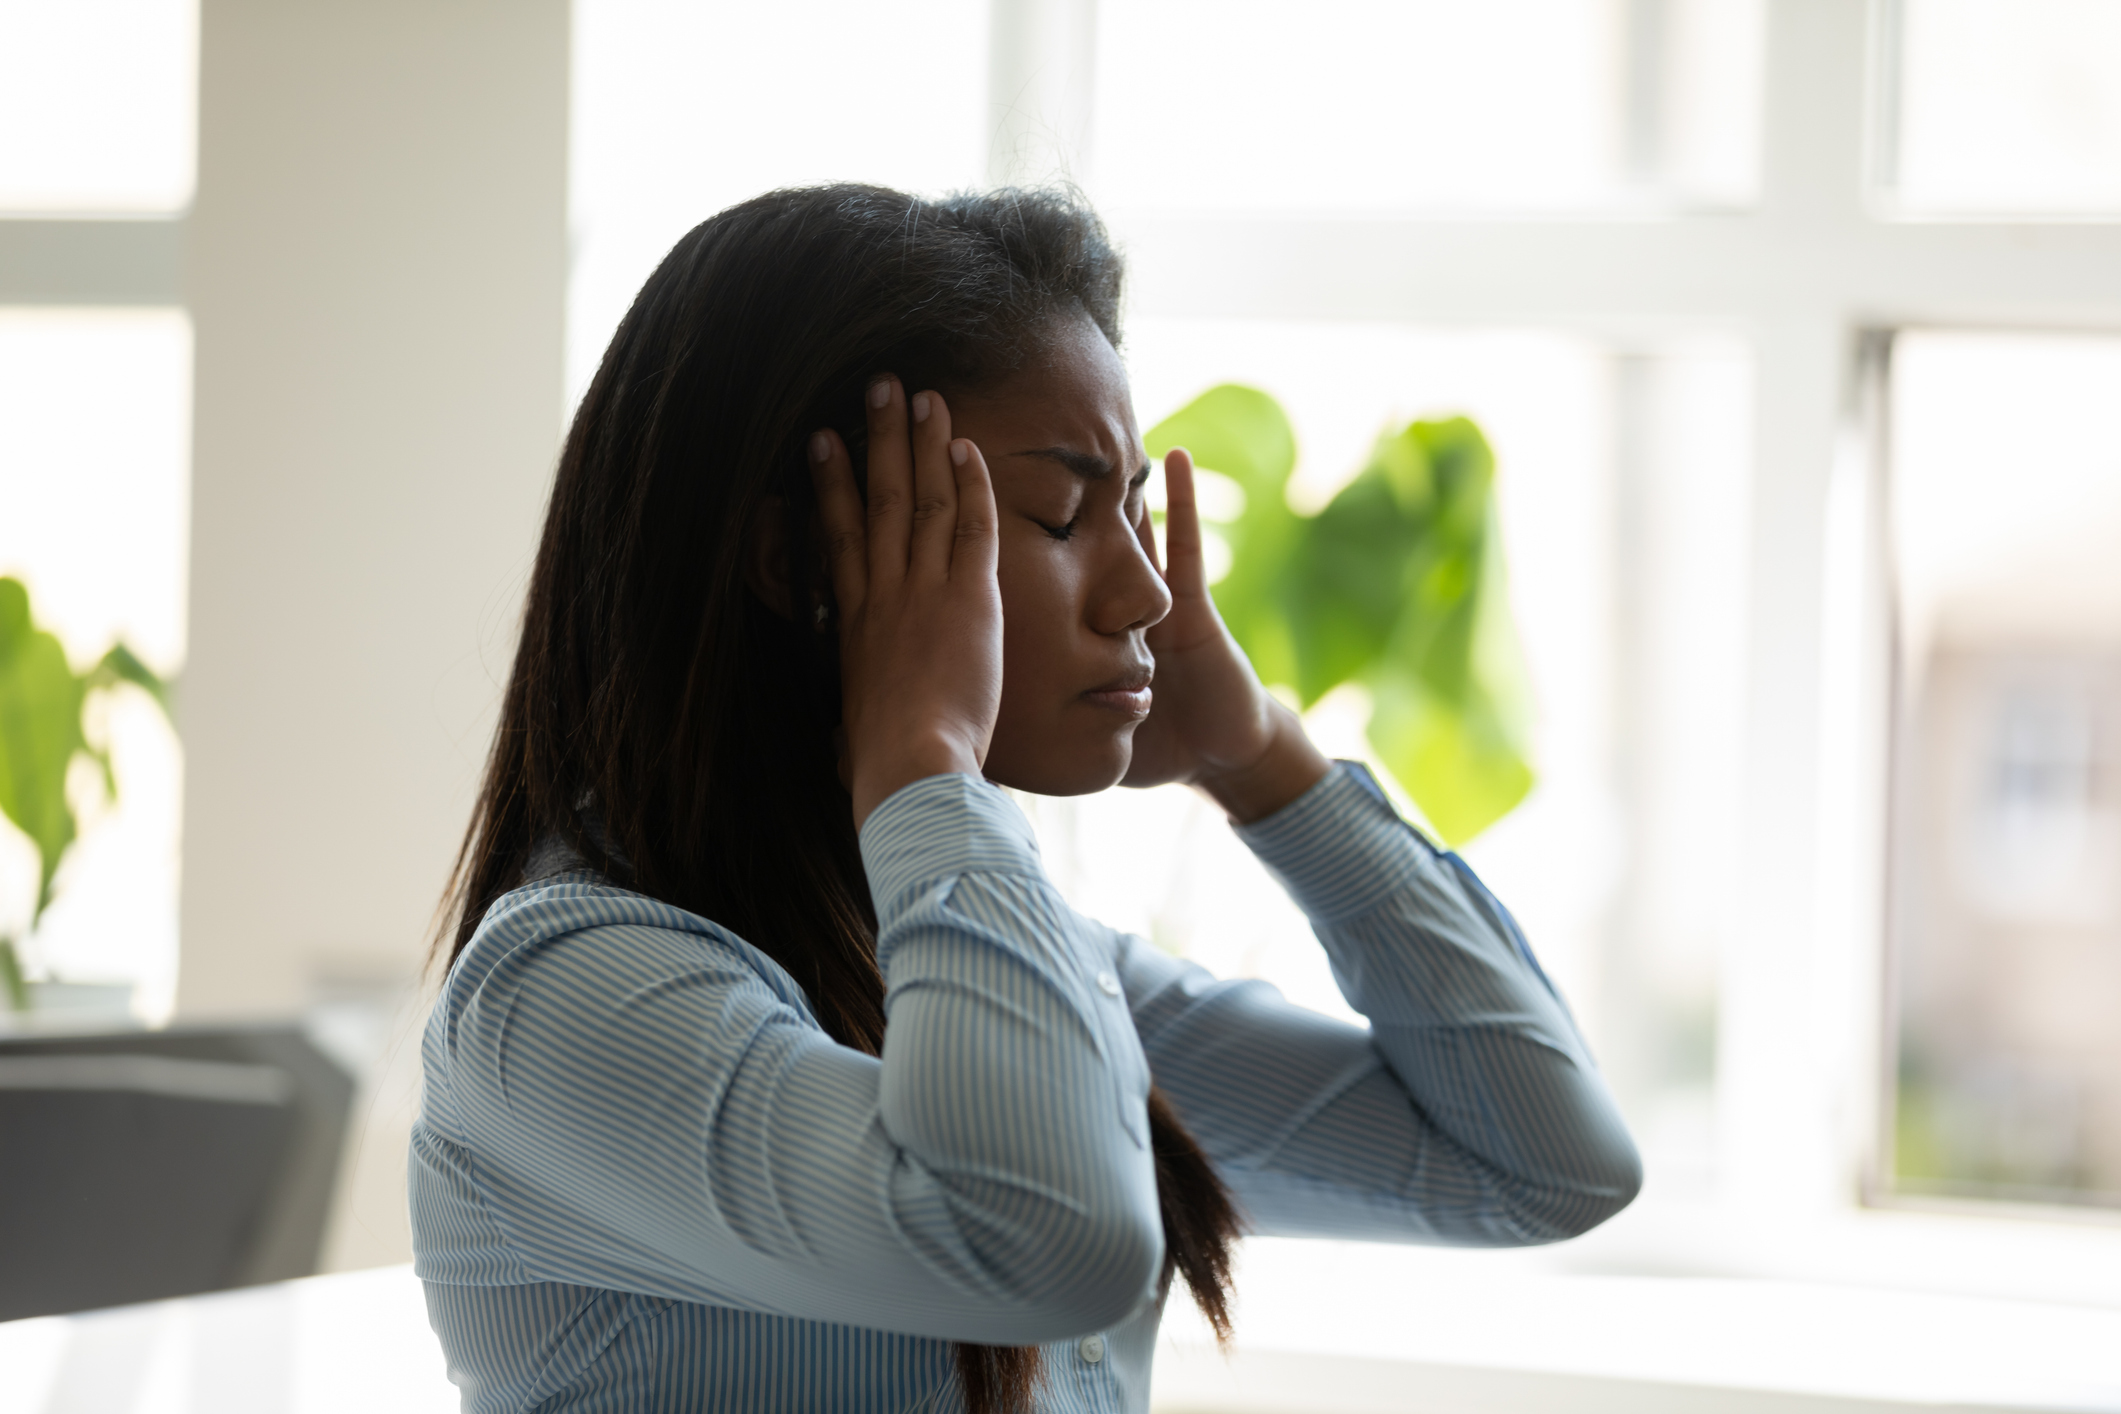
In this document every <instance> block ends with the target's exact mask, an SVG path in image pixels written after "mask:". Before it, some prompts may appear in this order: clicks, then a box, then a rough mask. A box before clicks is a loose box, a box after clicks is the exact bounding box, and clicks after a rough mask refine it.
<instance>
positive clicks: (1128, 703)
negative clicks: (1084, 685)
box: [1083, 666, 1156, 719]
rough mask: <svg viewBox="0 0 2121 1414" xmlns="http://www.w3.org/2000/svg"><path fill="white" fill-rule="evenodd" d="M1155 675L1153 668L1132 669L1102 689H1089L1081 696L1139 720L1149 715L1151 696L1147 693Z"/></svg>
mask: <svg viewBox="0 0 2121 1414" xmlns="http://www.w3.org/2000/svg"><path fill="white" fill-rule="evenodd" d="M1155 675H1156V669H1155V668H1154V667H1146V666H1145V667H1139V668H1132V669H1129V670H1128V671H1127V672H1124V673H1122V674H1120V675H1119V676H1118V677H1116V678H1114V679H1112V681H1110V682H1108V683H1106V684H1105V685H1104V686H1102V687H1093V688H1091V689H1090V690H1089V691H1088V692H1086V693H1084V694H1083V696H1084V698H1085V699H1087V700H1088V701H1091V702H1094V703H1096V704H1097V705H1098V706H1100V707H1104V708H1107V709H1109V710H1111V711H1114V712H1118V713H1119V714H1121V715H1122V716H1126V717H1132V718H1136V719H1140V718H1142V717H1146V716H1148V715H1149V703H1150V700H1151V696H1152V694H1151V693H1150V691H1149V679H1150V678H1152V677H1154V676H1155Z"/></svg>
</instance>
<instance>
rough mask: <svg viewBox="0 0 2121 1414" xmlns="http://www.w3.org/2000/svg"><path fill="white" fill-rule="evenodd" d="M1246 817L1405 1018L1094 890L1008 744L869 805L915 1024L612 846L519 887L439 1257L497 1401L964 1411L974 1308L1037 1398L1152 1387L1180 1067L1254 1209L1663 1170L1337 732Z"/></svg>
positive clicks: (983, 1331) (482, 998)
mask: <svg viewBox="0 0 2121 1414" xmlns="http://www.w3.org/2000/svg"><path fill="white" fill-rule="evenodd" d="M1238 833H1239V835H1240V836H1241V837H1242V838H1243V839H1244V840H1245V842H1246V843H1247V844H1248V845H1249V846H1250V847H1251V848H1252V850H1253V851H1254V853H1255V854H1256V855H1257V856H1258V857H1259V858H1260V860H1261V861H1262V862H1263V863H1264V864H1265V865H1266V866H1267V868H1268V869H1269V870H1271V871H1272V872H1273V873H1274V874H1275V875H1276V876H1277V877H1278V878H1279V879H1280V880H1281V881H1282V883H1283V884H1284V885H1285V886H1286V887H1287V889H1288V890H1289V892H1290V894H1291V896H1292V897H1293V898H1294V899H1295V900H1296V902H1297V903H1298V904H1299V905H1300V906H1301V907H1302V908H1303V910H1304V912H1305V913H1306V914H1307V915H1308V916H1309V917H1310V919H1311V923H1312V926H1313V929H1314V931H1315V932H1316V933H1317V935H1318V938H1319V941H1320V942H1321V943H1322V944H1323V945H1324V946H1325V949H1326V952H1327V955H1328V957H1329V959H1330V960H1331V963H1332V966H1333V972H1334V976H1335V978H1336V979H1337V980H1338V982H1339V984H1340V988H1341V990H1342V992H1343V993H1345V994H1346V996H1347V998H1348V1001H1349V1003H1350V1004H1351V1005H1352V1006H1354V1007H1355V1008H1356V1009H1357V1010H1358V1011H1359V1012H1361V1013H1362V1014H1363V1015H1364V1016H1366V1017H1367V1018H1368V1019H1369V1021H1370V1027H1369V1029H1368V1030H1363V1029H1362V1028H1360V1027H1357V1026H1351V1025H1348V1024H1346V1023H1344V1022H1341V1021H1337V1020H1333V1019H1330V1018H1327V1017H1323V1016H1320V1015H1318V1014H1317V1013H1315V1012H1310V1011H1305V1010H1303V1009H1301V1008H1299V1007H1295V1006H1292V1005H1291V1004H1289V1003H1288V1002H1286V1001H1284V1000H1283V999H1282V998H1281V996H1280V995H1279V994H1278V993H1277V992H1276V991H1275V990H1274V989H1273V988H1272V987H1270V986H1268V985H1266V984H1265V983H1262V982H1258V981H1218V980H1217V979H1215V978H1214V977H1211V976H1210V975H1208V974H1207V973H1206V972H1204V971H1203V970H1201V969H1200V968H1199V967H1196V966H1193V965H1191V964H1189V963H1186V962H1183V961H1180V960H1178V959H1176V958H1173V957H1170V956H1168V955H1166V954H1164V953H1162V952H1160V951H1158V950H1157V949H1156V948H1155V947H1153V946H1151V945H1149V944H1148V943H1146V942H1144V941H1143V940H1141V939H1140V938H1136V937H1132V936H1128V935H1125V934H1121V933H1118V932H1115V931H1114V930H1112V929H1110V928H1107V927H1105V926H1103V925H1102V924H1099V923H1096V922H1093V921H1092V920H1090V919H1087V918H1084V917H1082V916H1081V915H1079V914H1077V913H1075V912H1074V911H1073V910H1071V909H1070V908H1069V907H1068V905H1067V904H1066V903H1065V902H1064V901H1063V900H1062V898H1061V896H1060V894H1059V893H1058V891H1056V890H1055V888H1054V886H1053V884H1052V883H1051V882H1050V881H1049V880H1048V879H1047V877H1046V875H1045V873H1044V871H1043V869H1042V868H1041V866H1040V863H1039V856H1038V849H1037V846H1036V844H1035V842H1034V840H1033V837H1032V833H1031V830H1030V827H1029V825H1028V823H1027V822H1026V821H1025V819H1024V817H1023V815H1022V813H1021V812H1020V811H1018V809H1017V808H1016V806H1015V805H1014V803H1012V802H1011V801H1010V800H1009V798H1008V797H1007V795H1005V794H1004V793H1003V792H1002V791H1000V790H999V789H996V788H995V787H993V786H991V785H988V784H986V783H984V782H982V781H979V780H977V779H975V778H973V777H970V776H962V775H946V776H933V777H930V778H928V779H926V780H922V781H917V782H915V783H914V784H912V785H909V786H907V787H905V788H904V789H902V790H900V791H899V792H898V793H897V794H895V795H893V796H892V797H891V798H890V799H888V800H886V801H885V802H884V803H883V804H882V805H880V806H878V807H877V808H876V810H875V811H874V812H873V813H872V814H871V815H870V817H869V819H868V821H867V822H866V823H865V824H864V825H863V828H862V832H861V847H862V858H863V861H864V864H865V865H866V867H867V870H868V878H869V886H870V889H871V892H872V894H873V896H874V899H875V903H876V913H877V921H878V938H877V960H878V963H879V964H880V966H881V968H882V970H883V976H884V979H885V982H886V984H887V989H888V990H887V993H886V1003H885V1005H886V1010H887V1014H888V1016H889V1022H890V1025H889V1030H888V1032H887V1038H886V1041H885V1044H884V1053H883V1056H882V1057H881V1058H878V1057H874V1056H870V1055H866V1054H864V1053H862V1052H859V1051H854V1050H850V1049H847V1048H845V1047H842V1046H840V1045H838V1044H836V1043H835V1042H833V1041H832V1040H831V1039H830V1038H829V1037H828V1036H827V1035H826V1033H825V1032H824V1030H823V1029H822V1028H821V1027H820V1026H819V1025H818V1023H817V1020H816V1018H815V1016H814V1014H813V1012H812V1010H811V1006H810V1002H809V999H808V998H807V997H806V996H805V995H804V993H803V990H802V988H800V987H799V986H797V985H796V983H795V981H794V980H793V979H792V978H791V977H790V976H789V975H788V973H787V972H785V971H784V970H782V968H781V967H780V966H779V965H778V964H776V963H775V962H774V961H773V960H772V959H770V958H768V957H767V956H766V955H765V954H764V953H762V952H760V951H759V950H758V949H756V948H754V947H752V946H751V945H750V944H748V943H746V942H745V941H744V940H743V939H741V938H739V937H736V936H735V935H734V934H732V933H730V932H729V931H728V930H727V929H725V928H722V927H719V926H718V925H716V924H715V923H713V922H712V921H710V920H708V919H705V918H701V917H698V916H696V915H694V914H691V913H687V912H685V911H683V910H681V909H677V908H673V907H671V906H670V905H668V904H664V903H659V902H657V901H656V900H654V899H651V898H646V897H643V896H642V895H640V894H636V893H632V892H629V891H627V890H625V889H622V888H617V887H614V886H613V885H612V884H610V883H608V882H605V881H603V880H601V879H599V878H598V877H596V876H594V875H592V874H588V873H584V872H572V873H563V874H560V875H557V876H555V877H552V878H547V879H540V880H536V881H533V882H531V883H529V884H527V885H525V886H524V887H522V888H520V889H517V890H515V891H514V892H512V893H509V894H506V895H504V896H503V897H502V898H500V899H499V900H497V901H496V902H495V903H494V905H493V907H492V908H491V909H490V910H489V911H488V912H487V914H486V917H485V918H484V920H483V921H482V922H481V923H480V925H479V928H478V931H477V933H476V934H475V936H474V937H473V939H472V941H471V943H470V945H469V946H467V947H466V948H465V950H464V952H463V955H462V956H461V957H460V958H459V959H458V960H457V963H456V965H455V966H454V967H453V968H452V969H451V971H450V975H449V978H448V980H447V982H446V984H445V985H444V989H443V992H442V996H441V999H440V1001H439V1003H438V1004H437V1006H436V1008H435V1011H434V1015H433V1019H432V1020H431V1022H430V1023H429V1026H428V1030H427V1035H426V1040H425V1045H424V1062H425V1070H426V1090H425V1097H424V1101H423V1104H422V1110H421V1115H420V1119H419V1123H418V1124H417V1126H416V1127H415V1129H414V1132H413V1141H412V1158H411V1183H412V1220H413V1237H414V1249H415V1253H416V1257H417V1263H416V1270H417V1271H418V1273H419V1275H420V1276H421V1278H422V1279H423V1280H424V1282H425V1284H426V1290H427V1300H428V1310H429V1314H430V1317H431V1319H432V1321H433V1324H434V1327H435V1330H436V1331H437V1332H438V1333H439V1335H440V1336H441V1340H442V1345H443V1349H444V1351H445V1352H446V1354H447V1356H448V1360H449V1368H450V1373H451V1378H452V1379H453V1380H455V1381H456V1382H457V1384H458V1385H459V1386H460V1387H461V1388H462V1389H463V1391H464V1408H465V1409H466V1410H467V1411H474V1412H475V1414H486V1412H487V1411H501V1410H528V1409H539V1410H562V1409H564V1410H584V1411H586V1410H599V1411H602V1410H628V1411H631V1410H742V1411H779V1410H786V1411H791V1414H793V1411H804V1414H815V1412H816V1411H847V1414H857V1411H859V1414H869V1411H875V1414H885V1411H897V1412H899V1414H903V1412H904V1411H915V1410H919V1411H947V1410H955V1409H960V1408H961V1407H962V1399H961V1395H960V1391H959V1389H958V1386H957V1383H956V1380H955V1376H954V1374H953V1366H952V1362H951V1351H950V1342H952V1341H954V1340H968V1341H978V1342H981V1343H985V1344H990V1345H1028V1344H1039V1345H1042V1346H1043V1347H1044V1355H1045V1358H1044V1362H1043V1369H1044V1377H1043V1382H1042V1384H1041V1385H1040V1387H1039V1390H1038V1395H1037V1398H1038V1407H1039V1408H1040V1409H1041V1410H1042V1411H1050V1412H1051V1414H1060V1411H1140V1410H1146V1409H1147V1408H1148V1399H1149V1366H1150V1359H1151V1355H1152V1352H1153V1348H1154V1343H1155V1335H1156V1327H1157V1322H1158V1320H1159V1318H1160V1316H1161V1313H1162V1299H1161V1296H1160V1294H1159V1292H1158V1291H1157V1289H1156V1279H1157V1275H1158V1271H1159V1268H1160V1265H1161V1260H1162V1255H1163V1253H1162V1247H1163V1239H1162V1230H1161V1227H1160V1223H1159V1219H1158V1214H1157V1201H1156V1178H1155V1169H1154V1166H1153V1161H1152V1157H1151V1154H1150V1152H1149V1148H1148V1128H1147V1119H1146V1112H1145V1108H1144V1106H1145V1100H1146V1096H1147V1093H1148V1089H1149V1082H1150V1076H1151V1074H1152V1073H1153V1074H1154V1076H1155V1077H1156V1081H1157V1083H1158V1084H1159V1085H1160V1086H1161V1087H1162V1088H1163V1090H1164V1092H1165V1093H1166V1094H1167V1095H1168V1096H1169V1097H1170V1100H1171V1103H1172V1105H1173V1106H1174V1108H1175V1109H1176V1110H1177V1112H1178V1114H1179V1116H1180V1117H1181V1118H1182V1119H1183V1120H1184V1122H1185V1124H1186V1125H1187V1127H1188V1128H1189V1129H1190V1130H1191V1131H1192V1133H1193V1135H1194V1136H1195V1138H1197V1139H1198V1140H1199V1142H1200V1144H1201V1147H1202V1148H1203V1149H1204V1150H1205V1151H1206V1153H1207V1154H1208V1155H1209V1157H1210V1158H1211V1159H1212V1160H1213V1161H1214V1163H1215V1165H1216V1167H1217V1169H1218V1171H1219V1172H1220V1173H1221V1174H1222V1176H1223V1177H1224V1179H1225V1181H1226V1182H1227V1183H1228V1184H1229V1186H1230V1188H1231V1190H1232V1191H1233V1193H1234V1194H1235V1196H1236V1198H1237V1200H1238V1203H1239V1205H1240V1207H1241V1208H1242V1210H1243V1211H1244V1213H1245V1215H1246V1218H1247V1219H1248V1221H1249V1224H1250V1226H1251V1228H1252V1229H1253V1230H1255V1231H1259V1232H1266V1233H1277V1234H1292V1235H1317V1236H1332V1237H1354V1238H1372V1239H1380V1240H1385V1241H1402V1242H1437V1243H1456V1244H1473V1245H1514V1244H1524V1243H1536V1242H1548V1241H1554V1240H1557V1239H1561V1238H1566V1237H1570V1236H1573V1235H1575V1234H1577V1233H1581V1232H1583V1231H1585V1230H1587V1229H1589V1228H1590V1227H1592V1226H1594V1225H1596V1224H1597V1223H1599V1222H1601V1221H1603V1220H1604V1219H1605V1218H1607V1217H1609V1216H1611V1215H1612V1214H1613V1213H1615V1212H1617V1211H1619V1209H1620V1208H1622V1207H1623V1206H1625V1205H1626V1204H1627V1202H1628V1201H1629V1199H1630V1198H1631V1197H1633V1195H1634V1193H1635V1190H1636V1188H1637V1186H1638V1184H1639V1181H1640V1169H1639V1166H1638V1161H1637V1158H1636V1155H1635V1150H1634V1147H1633V1145H1632V1143H1631V1142H1630V1140H1629V1138H1628V1135H1627V1132H1626V1130H1625V1128H1624V1127H1623V1126H1622V1124H1621V1121H1620V1118H1619V1115H1618V1113H1617V1111H1616V1110H1615V1108H1614V1105H1613V1101H1612V1098H1611V1096H1610V1094H1609V1093H1608V1091H1607V1089H1606V1087H1605V1084H1604V1082H1603V1081H1602V1080H1601V1079H1600V1077H1599V1075H1598V1072H1597V1069H1596V1068H1595V1066H1594V1064H1593V1062H1592V1060H1591V1057H1590V1055H1589V1053H1588V1052H1587V1050H1586V1049H1585V1047H1584V1043H1583V1040H1582V1038H1581V1037H1580V1036H1579V1035H1578V1033H1577V1031H1576V1028H1575V1025H1574V1024H1573V1022H1572V1021H1571V1019H1570V1016H1569V1013H1568V1010H1567V1008H1566V1007H1565V1006H1564V1005H1563V1004H1562V1002H1561V999H1560V997H1559V996H1558V995H1557V994H1556V992H1555V991H1554V989H1553V987H1552V986H1551V984H1549V983H1548V981H1547V980H1546V978H1545V976H1544V974H1542V973H1541V971H1540V970H1539V966H1538V964H1537V962H1536V961H1534V959H1533V957H1532V953H1531V950H1530V949H1529V947H1527V945H1526V943H1525V940H1524V938H1523V936H1522V934H1521V933H1520V932H1519V930H1518V928H1517V925H1516V923H1515V922H1514V921H1513V920H1512V919H1511V917H1510V915H1509V913H1508V912H1507V911H1506V910H1504V908H1503V907H1502V905H1501V904H1499V903H1498V902H1496V900H1495V899H1494V898H1493V897H1492V896H1491V895H1490V894H1489V893H1488V892H1487V890H1486V889H1485V888H1483V887H1482V886H1481V884H1480V882H1479V881H1478V880H1477V879H1476V878H1475V877H1474V876H1473V873H1472V871H1471V870H1470V869H1468V868H1467V867H1466V866H1465V864H1464V863H1462V862H1461V861H1460V860H1459V859H1458V858H1457V857H1456V856H1455V855H1452V854H1448V853H1443V852H1439V851H1437V850H1436V849H1434V848H1432V847H1431V846H1430V845H1429V844H1428V843H1427V842H1426V841H1424V840H1423V839H1422V838H1421V837H1420V836H1419V835H1418V834H1416V833H1415V832H1414V831H1413V830H1412V829H1410V828H1409V827H1408V826H1407V825H1406V824H1404V823H1403V822H1402V821H1401V820H1400V819H1399V817H1398V815H1397V814H1396V813H1395V812H1394V811H1393V810H1392V808H1391V806H1390V805H1389V804H1388V803H1387V801H1386V800H1385V797H1384V795H1383V793H1382V792H1381V791H1380V790H1379V789H1378V788H1377V784H1376V782H1375V781H1374V780H1372V779H1371V778H1370V776H1369V773H1368V772H1367V771H1365V770H1364V769H1363V768H1362V767H1360V766H1355V765H1352V764H1349V763H1342V764H1340V765H1337V766H1336V767H1335V768H1334V769H1333V770H1332V771H1331V772H1330V773H1328V775H1327V776H1326V777H1325V778H1324V779H1323V780H1321V781H1320V782H1319V783H1318V784H1317V785H1315V786H1313V787H1312V788H1311V789H1310V790H1309V791H1307V792H1306V793H1305V794H1304V795H1303V796H1301V797H1300V798H1299V799H1297V800H1296V801H1295V802H1294V803H1292V804H1290V805H1289V806H1287V807H1285V808H1284V809H1282V810H1281V811H1279V812H1277V813H1276V814H1274V815H1272V816H1269V817H1268V818H1267V819H1264V820H1261V821H1258V822H1256V823H1254V824H1251V825H1247V826H1240V827H1238Z"/></svg>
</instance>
